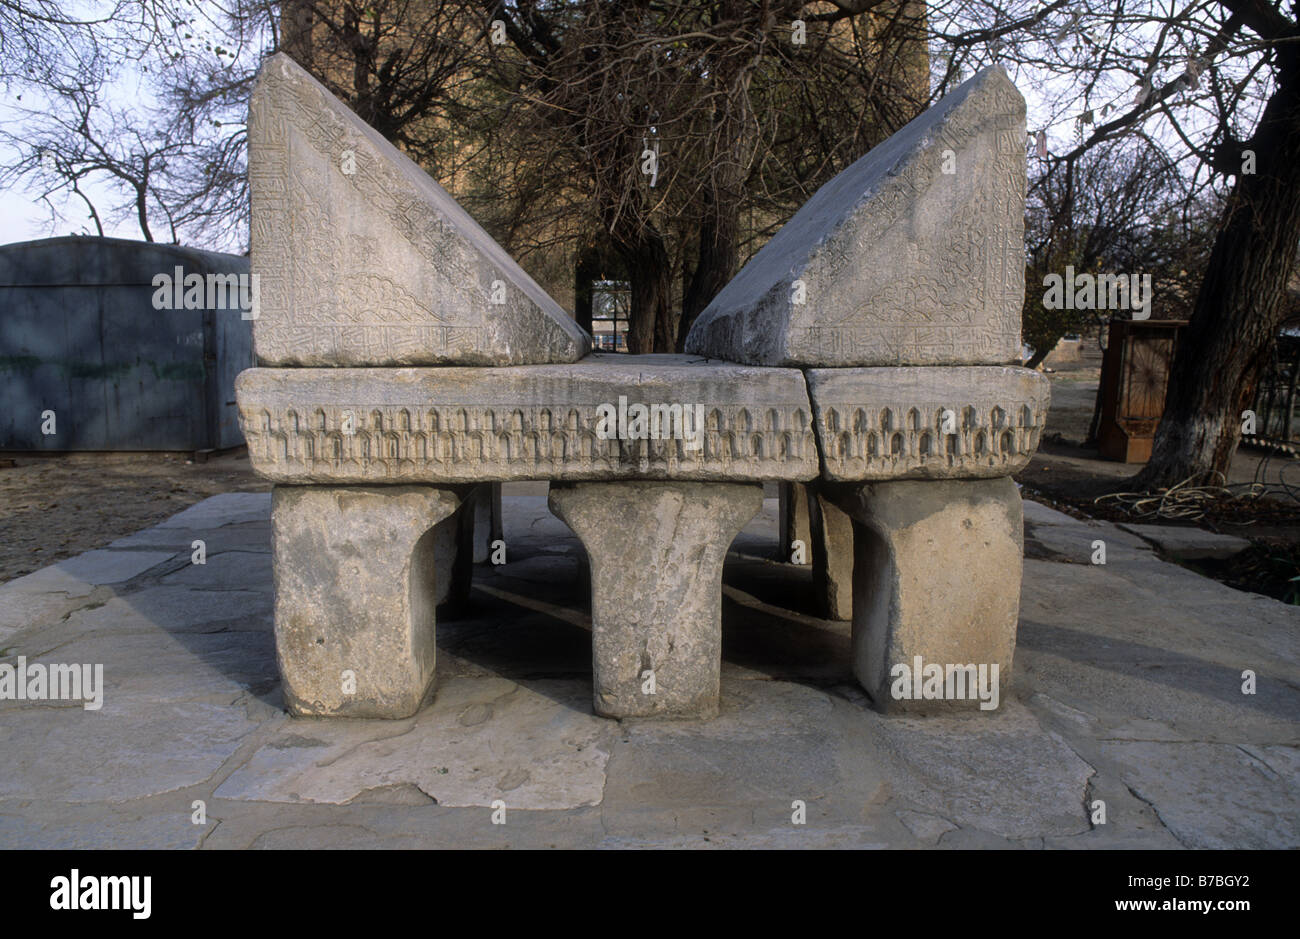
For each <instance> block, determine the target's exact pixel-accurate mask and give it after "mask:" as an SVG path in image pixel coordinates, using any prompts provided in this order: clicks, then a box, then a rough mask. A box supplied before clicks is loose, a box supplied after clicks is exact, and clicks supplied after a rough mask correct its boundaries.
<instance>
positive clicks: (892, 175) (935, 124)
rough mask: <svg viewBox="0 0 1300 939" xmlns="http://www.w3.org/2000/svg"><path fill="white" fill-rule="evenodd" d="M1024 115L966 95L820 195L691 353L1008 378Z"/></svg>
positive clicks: (996, 99)
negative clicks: (975, 367) (930, 368)
mask: <svg viewBox="0 0 1300 939" xmlns="http://www.w3.org/2000/svg"><path fill="white" fill-rule="evenodd" d="M1024 211H1025V103H1024V99H1023V98H1022V97H1021V96H1020V93H1019V92H1018V91H1017V90H1016V88H1015V86H1014V85H1012V84H1011V81H1010V80H1009V79H1008V78H1007V76H1006V74H1005V73H1003V72H1002V70H1001V69H1000V68H992V69H988V70H986V71H984V72H981V73H979V74H978V75H976V76H975V77H974V78H972V79H970V80H969V81H968V82H966V83H965V84H963V85H962V86H961V87H959V88H958V89H957V90H955V91H954V92H952V94H950V95H948V96H947V97H945V98H944V99H943V100H942V101H940V102H939V103H938V104H936V105H935V106H934V107H932V108H930V109H929V110H928V111H926V112H925V113H924V114H922V115H921V116H920V117H918V118H917V119H916V120H914V121H912V122H911V123H910V124H908V125H907V126H906V127H904V128H903V129H902V130H900V131H899V132H898V133H896V134H894V135H893V136H892V137H890V138H889V139H888V140H886V141H885V142H884V143H882V144H880V145H879V146H877V147H875V148H874V149H872V150H871V151H870V152H869V153H867V154H866V155H865V156H864V157H862V159H860V160H858V161H857V162H856V163H854V164H853V165H852V166H850V167H849V168H848V169H846V170H845V171H844V172H842V173H840V174H839V175H838V176H836V177H835V178H834V179H832V180H831V181H830V182H828V183H827V184H826V185H824V186H823V187H822V188H821V189H819V190H818V191H817V192H816V194H814V195H813V197H812V198H811V199H809V200H808V202H807V203H806V204H805V205H804V206H803V208H801V209H800V210H799V211H798V212H797V213H795V215H794V217H793V218H792V219H790V221H789V222H788V223H786V225H785V226H784V227H783V228H782V229H781V231H779V232H778V233H777V234H776V236H775V237H774V238H773V239H772V240H771V241H770V242H768V243H767V244H766V245H765V246H764V247H763V249H762V250H761V251H759V252H758V254H757V255H755V256H754V257H753V258H752V259H751V260H750V262H749V263H748V264H746V265H745V267H744V268H743V269H742V270H741V271H740V273H739V274H738V275H736V277H735V278H734V279H733V280H732V281H731V282H730V283H729V284H728V285H727V286H726V287H725V288H724V289H723V290H722V291H721V292H720V293H719V294H718V296H717V297H716V298H714V300H713V302H712V303H710V304H709V306H708V307H707V308H706V309H705V310H704V312H702V313H701V314H700V317H699V319H698V320H697V321H696V322H695V324H694V326H693V327H692V328H691V332H690V334H689V336H688V338H687V343H686V348H687V351H688V352H694V353H697V354H700V355H709V356H714V357H717V358H722V359H726V360H728V361H733V362H746V363H750V364H755V365H778V366H813V367H816V366H841V367H843V366H854V367H856V366H882V365H960V364H1006V363H1009V362H1012V361H1016V360H1017V359H1018V356H1019V352H1020V312H1021V304H1022V301H1023V298H1024V267H1025V257H1024V247H1023V238H1024Z"/></svg>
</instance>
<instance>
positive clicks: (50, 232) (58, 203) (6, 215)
mask: <svg viewBox="0 0 1300 939" xmlns="http://www.w3.org/2000/svg"><path fill="white" fill-rule="evenodd" d="M88 2H93V0H82V3H83V4H84V3H88ZM1155 2H1156V3H1157V4H1159V3H1160V2H1161V0H1155ZM78 5H79V4H75V3H74V4H73V5H72V6H73V8H76V6H78ZM203 6H204V3H202V2H200V3H199V7H200V8H201V7H203ZM209 6H210V4H209ZM195 31H196V32H201V31H200V30H198V29H196V30H195ZM209 35H212V34H211V33H209ZM203 41H204V36H203V35H202V34H201V35H200V36H198V37H197V38H196V39H195V40H194V42H195V43H196V44H198V43H201V42H203ZM142 77H143V76H142V75H141V74H140V73H138V72H132V71H131V70H129V69H127V70H124V71H123V73H122V74H121V75H120V76H118V78H117V80H116V81H115V83H114V85H113V88H112V91H111V94H110V97H109V101H110V102H111V103H112V104H116V105H119V106H122V107H128V108H134V107H139V106H147V104H148V101H147V94H146V93H145V92H143V91H142V89H143V88H145V87H146V83H145V82H143V81H142V80H141V79H142ZM1011 77H1012V80H1013V81H1015V83H1016V85H1017V87H1018V88H1019V89H1020V91H1021V93H1022V94H1023V95H1024V96H1025V99H1026V102H1027V105H1028V121H1027V123H1028V130H1029V132H1030V135H1031V136H1032V135H1033V133H1034V132H1035V131H1036V130H1037V129H1040V128H1046V133H1047V140H1048V146H1049V149H1050V150H1051V151H1052V152H1054V153H1057V152H1062V151H1063V150H1064V149H1066V148H1068V147H1070V146H1071V145H1072V144H1073V143H1074V142H1075V141H1076V140H1077V139H1079V138H1078V136H1077V135H1078V132H1079V128H1078V127H1076V126H1075V124H1074V121H1073V120H1072V118H1071V114H1072V109H1073V110H1082V109H1083V107H1084V104H1083V102H1082V100H1080V101H1079V102H1077V104H1076V103H1075V102H1071V101H1069V100H1068V95H1067V100H1066V108H1065V111H1064V112H1062V111H1061V110H1060V108H1061V104H1060V100H1059V99H1060V98H1061V97H1062V93H1061V91H1062V88H1063V85H1062V83H1061V82H1060V81H1059V80H1055V79H1051V78H1050V77H1048V76H1047V75H1046V74H1045V73H1038V72H1035V71H1034V70H1032V69H1029V68H1025V67H1019V68H1015V67H1013V68H1012V70H1011ZM1108 78H1109V81H1108V82H1107V81H1103V82H1102V83H1100V87H1099V89H1098V90H1097V92H1096V93H1094V95H1093V97H1092V98H1091V100H1090V101H1089V104H1090V105H1091V106H1092V107H1094V108H1096V109H1097V112H1098V114H1100V111H1101V107H1102V105H1103V102H1111V101H1113V102H1116V103H1117V104H1123V105H1125V106H1127V104H1128V102H1129V101H1130V100H1131V95H1132V91H1131V88H1130V83H1131V81H1132V79H1131V77H1130V76H1127V75H1125V74H1123V73H1120V74H1118V75H1116V76H1108ZM22 91H23V90H22V89H17V88H9V89H3V88H0V123H4V124H10V125H17V126H19V134H20V136H21V121H18V120H17V119H16V117H15V115H16V113H17V112H16V111H15V107H14V106H15V104H16V100H15V96H16V95H17V94H18V93H20V92H22ZM27 94H28V97H27V99H26V101H25V102H24V103H26V104H29V103H30V102H31V97H30V90H29V91H28V92H27ZM1053 108H1055V109H1056V110H1055V111H1053ZM12 159H13V156H12V153H11V152H6V150H5V148H4V146H3V144H0V161H3V162H8V161H11V160H12ZM1030 159H1031V161H1032V160H1033V159H1034V157H1033V156H1031V157H1030ZM1031 173H1032V167H1031ZM84 188H85V189H86V191H87V193H88V194H89V195H90V196H91V198H92V199H95V201H96V205H97V207H99V209H100V212H101V215H104V214H105V209H106V207H108V206H110V205H112V204H113V203H114V202H115V201H119V202H120V201H123V200H122V195H121V192H120V190H118V189H116V188H115V187H114V186H113V185H112V183H111V182H108V181H107V180H106V179H105V178H103V177H101V178H96V179H92V180H88V181H87V182H86V183H85V184H84ZM53 210H54V211H53V212H52V211H51V205H49V204H47V203H45V202H43V201H41V200H39V198H38V197H37V194H36V193H34V192H32V191H31V190H29V189H26V188H24V187H23V185H22V184H21V183H20V184H19V185H18V186H17V187H14V188H10V189H5V190H0V241H4V242H13V241H26V240H30V239H37V238H46V237H51V236H55V235H66V234H78V233H83V232H84V233H88V234H94V233H95V228H94V223H93V222H92V221H91V220H90V219H89V218H88V216H87V212H86V209H85V206H84V204H83V203H82V202H81V200H80V199H77V198H76V197H71V198H67V197H64V198H55V200H54V201H53ZM103 221H104V228H105V234H106V235H110V236H114V237H121V238H129V239H139V238H140V237H141V233H140V229H139V226H138V225H137V224H136V222H135V220H134V215H133V214H126V215H125V217H122V218H117V219H113V218H107V217H106V218H104V219H103ZM155 236H156V237H160V238H161V237H165V235H164V233H163V232H159V231H158V229H157V226H155ZM194 246H195V247H205V248H212V247H217V246H214V245H211V244H201V243H200V244H195V245H194ZM227 247H229V246H227Z"/></svg>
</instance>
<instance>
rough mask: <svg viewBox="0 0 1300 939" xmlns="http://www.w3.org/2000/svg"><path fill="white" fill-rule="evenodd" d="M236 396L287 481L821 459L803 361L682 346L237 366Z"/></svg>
mask: <svg viewBox="0 0 1300 939" xmlns="http://www.w3.org/2000/svg"><path fill="white" fill-rule="evenodd" d="M236 396H237V398H238V401H239V413H240V425H241V428H242V429H243V432H244V436H245V439H246V440H247V441H248V453H249V458H250V459H251V461H252V463H253V468H254V470H256V471H257V472H258V473H259V474H260V475H262V476H264V477H265V478H267V479H270V480H273V481H275V482H282V483H299V484H302V483H322V484H350V483H375V482H383V483H434V484H437V483H456V482H503V481H509V480H523V479H553V480H596V479H695V480H719V481H736V480H768V479H786V480H802V479H812V478H814V477H816V475H817V473H818V471H819V465H818V458H817V446H816V441H815V439H814V436H813V430H812V407H811V405H810V404H809V402H808V394H807V390H806V386H805V384H804V378H803V375H802V373H800V372H799V371H797V370H794V369H777V368H754V367H749V366H743V365H729V364H726V363H722V362H709V361H706V360H704V359H699V358H695V357H691V356H675V355H646V356H635V357H629V356H621V355H620V356H615V355H592V356H589V357H587V358H586V359H583V360H582V361H581V362H578V363H576V364H572V365H532V366H518V367H505V368H494V369H482V368H364V369H363V368H295V369H266V368H255V369H249V370H247V371H245V372H243V373H242V374H241V375H240V376H239V379H238V381H237V383H236ZM638 405H640V406H644V407H645V408H646V409H647V414H646V415H645V421H644V423H638V411H637V410H636V406H638ZM602 406H605V407H606V409H602ZM674 406H677V408H676V410H674ZM656 415H658V417H659V422H658V424H659V426H658V439H654V438H652V437H650V435H652V434H654V433H655V432H656V427H655V421H654V417H655V416H656ZM675 415H677V416H675ZM697 418H698V419H700V420H701V421H702V423H701V424H697V423H696V420H697ZM602 433H605V434H607V435H608V436H607V437H602ZM647 438H649V439H647Z"/></svg>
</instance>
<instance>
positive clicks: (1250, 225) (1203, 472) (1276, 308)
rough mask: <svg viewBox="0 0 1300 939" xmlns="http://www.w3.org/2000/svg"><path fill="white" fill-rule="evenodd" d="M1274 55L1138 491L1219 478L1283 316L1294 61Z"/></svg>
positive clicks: (1296, 94)
mask: <svg viewBox="0 0 1300 939" xmlns="http://www.w3.org/2000/svg"><path fill="white" fill-rule="evenodd" d="M1277 54H1278V58H1279V61H1280V67H1279V69H1278V82H1277V90H1276V91H1275V92H1274V94H1273V96H1272V97H1271V98H1270V99H1269V101H1268V104H1267V105H1265V107H1264V113H1263V115H1262V116H1261V119H1260V123H1259V127H1258V129H1257V130H1256V131H1255V135H1254V137H1253V138H1252V139H1251V141H1250V142H1248V143H1247V144H1245V146H1246V147H1247V148H1248V149H1251V150H1253V151H1254V152H1255V156H1256V170H1257V172H1255V173H1253V174H1239V175H1238V176H1237V183H1236V185H1235V186H1234V187H1233V190H1232V194H1231V196H1230V197H1229V199H1228V205H1227V207H1226V208H1225V210H1224V217H1223V220H1222V221H1221V222H1220V225H1219V232H1218V235H1217V237H1216V239H1215V242H1214V248H1213V250H1212V251H1211V254H1210V261H1209V265H1208V267H1207V268H1206V271H1205V279H1204V280H1203V281H1202V282H1201V289H1200V292H1199V293H1198V294H1197V297H1196V306H1195V308H1194V310H1193V312H1192V317H1191V321H1190V323H1189V324H1188V327H1187V329H1186V330H1184V332H1183V335H1182V337H1181V339H1180V341H1179V346H1178V350H1177V351H1176V353H1175V354H1174V362H1173V367H1172V369H1171V371H1170V376H1169V391H1168V393H1167V395H1166V399H1165V402H1166V403H1165V413H1164V418H1163V419H1162V420H1161V422H1160V427H1159V429H1158V430H1157V431H1156V438H1155V443H1154V450H1153V453H1152V456H1151V461H1150V462H1149V463H1148V464H1147V465H1146V467H1145V468H1144V469H1143V470H1142V471H1141V472H1140V473H1138V474H1137V475H1136V476H1135V477H1133V479H1132V481H1131V482H1130V483H1128V485H1130V486H1133V487H1136V488H1139V489H1143V490H1149V489H1156V488H1162V487H1167V486H1172V485H1174V484H1176V483H1179V482H1181V481H1183V480H1185V479H1188V478H1192V479H1193V480H1195V481H1196V482H1206V481H1210V480H1212V479H1214V478H1216V474H1218V473H1223V474H1224V475H1225V476H1226V474H1227V470H1228V464H1229V463H1230V462H1231V461H1232V457H1233V454H1234V453H1235V452H1236V449H1237V444H1238V442H1239V441H1240V439H1241V421H1242V417H1241V412H1242V410H1243V409H1244V408H1246V407H1249V402H1250V400H1251V397H1252V394H1253V392H1254V388H1255V384H1256V382H1257V381H1258V380H1259V376H1260V374H1261V370H1262V368H1263V367H1264V365H1265V364H1266V360H1267V357H1268V349H1269V345H1270V343H1272V342H1274V341H1275V339H1276V337H1277V334H1278V329H1279V327H1280V326H1281V323H1282V319H1283V317H1284V315H1285V308H1284V306H1283V304H1282V298H1283V295H1284V291H1285V288H1286V282H1287V278H1288V276H1289V275H1290V273H1291V270H1292V268H1293V267H1294V265H1295V261H1296V248H1297V238H1300V54H1297V52H1296V51H1294V50H1279V51H1278V53H1277ZM1237 165H1238V166H1240V163H1238V164H1237Z"/></svg>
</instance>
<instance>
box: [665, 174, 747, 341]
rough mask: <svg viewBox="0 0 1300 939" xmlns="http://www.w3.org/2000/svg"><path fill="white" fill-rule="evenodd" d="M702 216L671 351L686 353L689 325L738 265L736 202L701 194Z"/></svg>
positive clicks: (706, 193)
mask: <svg viewBox="0 0 1300 939" xmlns="http://www.w3.org/2000/svg"><path fill="white" fill-rule="evenodd" d="M704 208H705V212H706V213H707V214H706V215H705V219H704V223H703V224H702V225H701V226H700V244H699V254H698V262H697V264H696V266H695V273H694V274H692V275H691V282H690V284H689V285H688V286H687V288H686V291H685V293H684V294H683V296H682V319H681V323H680V324H679V328H678V330H677V341H676V343H675V344H674V348H675V349H676V351H678V352H685V351H686V334H687V333H688V332H690V329H691V324H692V323H694V322H695V317H697V316H699V315H700V313H701V312H702V311H703V310H704V308H705V307H706V306H708V305H709V303H710V302H711V301H712V300H713V298H714V297H716V296H717V295H718V293H719V291H721V290H722V288H723V287H725V286H727V282H728V281H730V280H731V278H733V277H735V276H736V268H737V267H739V265H740V247H739V238H740V199H739V197H738V196H737V197H732V198H726V197H724V198H722V199H719V198H718V197H717V196H715V195H714V192H713V190H712V189H707V190H705V193H704Z"/></svg>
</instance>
